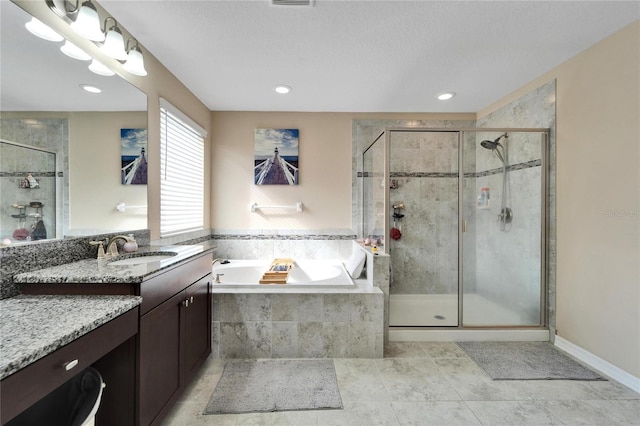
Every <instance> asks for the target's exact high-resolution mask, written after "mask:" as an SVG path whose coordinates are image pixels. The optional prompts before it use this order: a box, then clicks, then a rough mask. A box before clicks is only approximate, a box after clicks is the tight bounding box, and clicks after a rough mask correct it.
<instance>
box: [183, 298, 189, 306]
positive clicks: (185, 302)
mask: <svg viewBox="0 0 640 426" xmlns="http://www.w3.org/2000/svg"><path fill="white" fill-rule="evenodd" d="M182 304H183V305H184V307H185V308H188V307H189V299H187V300H185V301H184V302H182Z"/></svg>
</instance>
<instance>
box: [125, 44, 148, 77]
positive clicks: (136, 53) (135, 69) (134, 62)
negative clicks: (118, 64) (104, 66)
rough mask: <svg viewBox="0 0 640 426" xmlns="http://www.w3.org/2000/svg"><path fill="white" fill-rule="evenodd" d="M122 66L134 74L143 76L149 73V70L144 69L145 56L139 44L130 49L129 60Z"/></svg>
mask: <svg viewBox="0 0 640 426" xmlns="http://www.w3.org/2000/svg"><path fill="white" fill-rule="evenodd" d="M122 68H124V69H125V70H126V71H128V72H130V73H131V74H133V75H139V76H141V77H144V76H145V75H147V70H145V69H144V58H143V57H142V51H141V50H140V48H139V47H138V46H133V47H132V48H131V49H129V53H128V55H127V62H125V63H124V65H122Z"/></svg>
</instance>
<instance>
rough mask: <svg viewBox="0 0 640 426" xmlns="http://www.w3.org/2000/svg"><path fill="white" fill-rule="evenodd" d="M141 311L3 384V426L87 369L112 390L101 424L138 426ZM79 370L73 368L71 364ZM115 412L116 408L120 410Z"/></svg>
mask: <svg viewBox="0 0 640 426" xmlns="http://www.w3.org/2000/svg"><path fill="white" fill-rule="evenodd" d="M137 332H138V308H134V309H132V310H130V311H128V312H126V313H124V314H122V315H120V316H118V317H116V318H114V319H112V320H111V321H109V322H107V323H106V324H104V325H101V326H100V327H98V328H96V329H95V330H93V331H91V332H89V333H87V334H85V335H83V336H81V337H79V338H78V339H76V340H74V341H73V342H70V343H69V344H67V345H65V346H63V347H61V348H60V349H58V350H56V351H54V352H52V353H50V354H49V355H47V356H45V357H44V358H41V359H39V360H37V361H35V362H33V363H32V364H30V365H28V366H26V367H25V368H23V369H21V370H19V371H17V372H15V373H13V374H12V375H10V376H8V377H6V378H5V379H3V380H2V382H0V388H1V389H2V404H1V407H0V423H2V424H3V425H4V424H5V423H6V422H8V421H9V420H11V419H13V418H14V417H16V416H18V415H19V414H20V413H22V412H24V411H25V410H26V409H27V408H28V407H31V406H33V405H34V404H36V403H38V402H39V401H41V400H42V399H43V398H45V397H46V396H47V395H48V394H50V393H51V392H53V391H54V390H55V389H56V388H58V387H59V386H61V385H63V384H64V383H66V382H68V381H69V380H71V379H72V378H73V377H74V376H76V374H78V373H79V372H81V371H82V370H84V369H85V368H87V367H90V366H93V367H94V368H96V369H97V370H98V371H99V372H100V375H101V376H102V379H103V380H104V382H105V383H106V384H107V388H105V389H104V391H103V393H102V400H101V403H100V407H101V409H100V410H99V411H98V413H97V415H96V424H97V425H115V424H117V425H122V426H128V425H132V424H135V416H134V405H133V403H132V397H133V395H135V382H134V380H133V378H134V377H135V376H133V375H131V373H132V372H134V371H135V370H134V365H135V363H134V359H133V356H134V355H135V334H136V333H137ZM72 360H75V362H76V364H74V365H75V366H74V367H72V368H70V369H67V368H65V366H66V365H67V364H69V361H72ZM113 408H116V409H115V410H114V409H113Z"/></svg>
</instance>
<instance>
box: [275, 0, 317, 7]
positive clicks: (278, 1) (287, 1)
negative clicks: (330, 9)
mask: <svg viewBox="0 0 640 426" xmlns="http://www.w3.org/2000/svg"><path fill="white" fill-rule="evenodd" d="M269 2H270V3H271V6H307V7H312V6H313V5H314V3H315V0H269Z"/></svg>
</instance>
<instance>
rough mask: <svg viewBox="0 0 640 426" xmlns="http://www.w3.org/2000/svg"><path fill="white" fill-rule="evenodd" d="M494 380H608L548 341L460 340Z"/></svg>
mask: <svg viewBox="0 0 640 426" xmlns="http://www.w3.org/2000/svg"><path fill="white" fill-rule="evenodd" d="M458 345H460V347H462V349H464V350H465V351H466V352H467V354H469V356H470V357H471V358H472V359H473V360H474V361H475V362H476V363H477V364H478V365H479V366H480V367H481V368H482V369H483V370H484V371H486V372H487V374H488V375H489V376H490V377H491V378H492V379H493V380H606V379H605V378H603V377H602V376H600V375H598V374H596V373H595V372H593V371H591V370H589V369H588V368H586V367H584V366H583V365H582V364H580V363H578V362H576V361H574V360H573V359H571V358H569V357H568V356H567V355H565V354H564V353H562V352H561V351H560V350H558V349H556V348H555V347H554V346H553V345H552V344H551V343H549V342H460V343H458Z"/></svg>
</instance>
